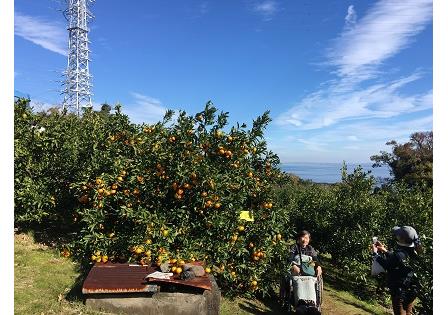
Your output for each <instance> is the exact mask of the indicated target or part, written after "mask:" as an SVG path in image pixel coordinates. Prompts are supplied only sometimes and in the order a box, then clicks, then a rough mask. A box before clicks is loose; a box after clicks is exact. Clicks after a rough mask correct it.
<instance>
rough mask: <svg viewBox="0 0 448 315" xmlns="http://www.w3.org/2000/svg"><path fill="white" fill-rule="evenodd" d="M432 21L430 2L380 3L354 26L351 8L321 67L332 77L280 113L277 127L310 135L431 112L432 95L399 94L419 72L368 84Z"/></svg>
mask: <svg viewBox="0 0 448 315" xmlns="http://www.w3.org/2000/svg"><path fill="white" fill-rule="evenodd" d="M431 17H432V1H430V0H418V1H417V0H410V1H407V2H406V3H404V2H403V3H402V2H399V1H389V0H383V1H379V2H378V3H376V4H375V5H374V6H373V7H372V8H370V9H369V10H368V11H367V13H366V15H365V16H364V17H363V18H361V19H360V20H359V21H357V14H356V11H355V9H354V6H353V5H350V6H349V7H348V9H347V15H346V16H345V26H344V28H343V30H342V32H341V34H340V36H339V37H337V38H336V39H335V40H334V41H333V44H332V46H331V48H330V50H329V53H328V55H327V60H326V62H325V63H324V64H326V65H327V66H330V67H332V68H333V69H335V72H334V74H335V78H334V79H332V80H329V81H327V82H324V83H323V84H322V85H321V88H320V89H319V90H317V91H316V92H313V93H310V94H308V95H306V96H305V97H304V98H303V99H301V100H300V101H299V102H298V103H297V104H296V105H295V106H293V107H292V108H290V109H289V110H287V111H286V112H284V113H282V114H280V115H279V116H278V117H277V119H276V123H277V124H279V125H283V126H292V127H295V128H297V129H300V130H311V129H319V128H325V127H329V126H332V125H335V124H338V123H347V122H349V121H352V120H362V119H385V118H390V117H396V116H400V115H403V114H406V113H414V112H422V111H424V110H428V109H431V108H432V90H429V91H425V92H421V93H413V94H409V93H408V94H406V93H404V92H402V91H403V88H404V87H406V86H407V85H409V84H411V83H413V82H416V81H417V80H420V79H421V78H422V77H423V74H421V73H419V72H415V73H413V74H411V75H408V76H405V77H402V78H399V79H395V80H391V81H388V82H387V81H384V80H383V81H379V82H378V81H377V82H374V81H373V80H377V79H378V73H379V71H380V66H381V65H382V63H383V62H384V61H385V60H387V59H388V58H391V57H392V56H394V55H396V54H398V53H399V52H400V51H401V50H403V49H404V48H406V47H407V46H408V45H409V44H410V43H411V42H412V40H413V39H414V37H415V35H417V34H418V33H419V32H421V31H422V30H423V29H424V27H425V26H426V24H427V23H429V22H430V21H431ZM383 77H384V76H383ZM367 80H369V81H367Z"/></svg>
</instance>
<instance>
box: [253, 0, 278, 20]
mask: <svg viewBox="0 0 448 315" xmlns="http://www.w3.org/2000/svg"><path fill="white" fill-rule="evenodd" d="M253 10H254V11H255V12H256V13H258V14H261V16H262V17H263V20H265V21H270V20H272V18H273V17H274V15H275V14H276V13H277V11H278V3H277V2H276V1H274V0H265V1H262V2H259V3H256V4H255V5H254V6H253Z"/></svg>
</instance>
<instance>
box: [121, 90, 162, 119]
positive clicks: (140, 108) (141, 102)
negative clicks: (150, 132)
mask: <svg viewBox="0 0 448 315" xmlns="http://www.w3.org/2000/svg"><path fill="white" fill-rule="evenodd" d="M131 95H132V96H133V97H134V103H133V104H130V105H126V106H123V113H125V114H126V115H128V116H129V119H130V120H131V121H132V122H133V123H148V124H152V123H156V122H158V121H161V120H162V119H163V116H164V115H165V113H166V111H167V108H165V107H164V106H163V105H162V102H161V101H160V100H158V99H156V98H153V97H150V96H146V95H143V94H140V93H136V92H131Z"/></svg>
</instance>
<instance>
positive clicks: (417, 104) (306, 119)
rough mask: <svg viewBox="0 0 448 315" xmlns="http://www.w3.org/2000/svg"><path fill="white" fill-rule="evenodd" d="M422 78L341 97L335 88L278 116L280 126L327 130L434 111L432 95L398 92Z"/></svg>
mask: <svg viewBox="0 0 448 315" xmlns="http://www.w3.org/2000/svg"><path fill="white" fill-rule="evenodd" d="M419 78H420V76H419V75H416V74H413V75H411V76H408V77H405V78H402V79H399V80H396V81H392V82H387V83H378V84H372V85H370V86H367V87H363V88H358V89H353V90H351V91H350V92H347V93H339V92H338V91H335V90H334V89H333V88H332V87H329V88H328V89H322V90H319V91H317V92H315V93H312V94H310V95H308V96H306V97H305V98H304V99H302V100H301V101H300V102H299V103H298V104H297V105H296V106H294V107H292V108H291V109H289V110H288V111H287V112H285V113H283V114H281V115H279V117H278V118H277V119H276V120H275V122H276V123H277V124H279V125H293V126H295V127H297V128H299V129H302V130H308V129H318V128H322V127H328V126H330V125H334V124H337V123H340V122H343V121H344V122H346V121H347V120H354V119H372V118H389V117H394V116H399V115H402V114H407V113H411V112H419V111H423V110H427V109H430V108H432V91H428V92H426V93H422V94H413V95H402V94H400V91H399V89H400V88H401V87H403V86H405V85H406V84H408V83H410V82H413V81H416V80H418V79H419Z"/></svg>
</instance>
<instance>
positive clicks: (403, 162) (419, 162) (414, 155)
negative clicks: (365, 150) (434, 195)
mask: <svg viewBox="0 0 448 315" xmlns="http://www.w3.org/2000/svg"><path fill="white" fill-rule="evenodd" d="M432 140H433V133H432V131H428V132H415V133H413V134H412V135H411V137H410V141H408V142H406V143H403V144H400V143H397V142H396V141H395V140H392V141H389V142H387V143H386V144H387V145H390V146H392V153H389V152H386V151H381V152H380V154H378V155H373V156H371V157H370V159H371V160H372V161H375V163H374V164H373V166H374V167H378V166H381V165H387V166H389V167H390V169H391V175H393V176H394V179H395V180H397V181H399V180H403V181H405V182H406V183H408V184H409V185H416V184H419V183H425V184H427V185H429V186H432V160H433V156H432V155H433V144H432Z"/></svg>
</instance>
